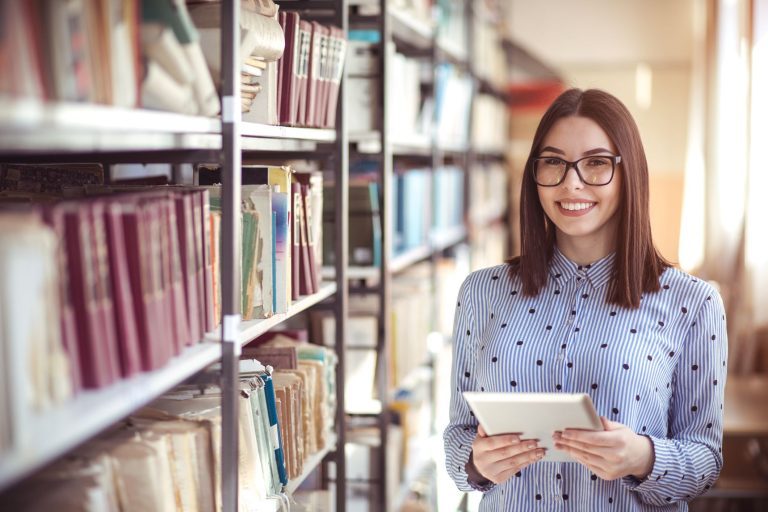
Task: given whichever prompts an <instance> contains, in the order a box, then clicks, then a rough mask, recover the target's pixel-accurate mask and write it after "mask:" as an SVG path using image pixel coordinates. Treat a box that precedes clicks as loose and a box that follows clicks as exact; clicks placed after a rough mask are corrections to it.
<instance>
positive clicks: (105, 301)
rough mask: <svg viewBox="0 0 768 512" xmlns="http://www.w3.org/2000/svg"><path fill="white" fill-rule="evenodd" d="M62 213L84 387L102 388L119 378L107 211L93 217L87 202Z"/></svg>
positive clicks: (66, 204) (70, 204)
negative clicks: (108, 263)
mask: <svg viewBox="0 0 768 512" xmlns="http://www.w3.org/2000/svg"><path fill="white" fill-rule="evenodd" d="M63 208H64V209H65V210H64V211H65V214H64V225H65V237H66V238H65V240H66V242H65V243H66V251H67V258H68V263H69V270H70V279H71V281H70V285H71V290H72V304H73V306H74V312H75V324H76V326H77V340H78V351H79V355H80V369H81V372H82V378H83V387H85V388H101V387H104V386H108V385H109V384H112V383H113V382H114V381H116V380H117V379H118V378H119V375H120V369H119V364H120V363H119V360H118V354H117V352H118V351H117V346H116V340H115V329H114V311H113V309H112V297H111V293H110V289H109V284H108V278H109V276H108V274H107V272H108V271H107V262H106V257H107V250H106V232H105V231H106V230H105V229H104V222H103V212H99V210H100V209H99V208H95V209H96V210H97V211H96V212H94V205H92V204H89V203H79V204H78V203H65V205H64V206H63ZM94 213H95V214H94ZM99 213H102V215H101V221H100V220H99Z"/></svg>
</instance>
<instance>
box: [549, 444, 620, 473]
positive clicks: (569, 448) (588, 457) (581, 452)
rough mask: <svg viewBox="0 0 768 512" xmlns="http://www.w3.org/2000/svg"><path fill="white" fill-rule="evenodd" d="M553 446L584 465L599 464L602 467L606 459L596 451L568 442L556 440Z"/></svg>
mask: <svg viewBox="0 0 768 512" xmlns="http://www.w3.org/2000/svg"><path fill="white" fill-rule="evenodd" d="M555 448H557V449H558V450H562V451H564V452H566V453H568V454H569V455H570V456H571V457H573V458H574V459H576V460H578V461H579V462H581V463H582V464H584V465H586V466H599V467H602V466H603V465H604V464H605V463H606V462H607V461H606V460H605V458H604V457H603V455H602V454H601V453H596V452H594V451H590V450H587V449H584V448H579V447H576V446H573V445H571V444H570V443H569V444H564V443H560V442H557V443H555Z"/></svg>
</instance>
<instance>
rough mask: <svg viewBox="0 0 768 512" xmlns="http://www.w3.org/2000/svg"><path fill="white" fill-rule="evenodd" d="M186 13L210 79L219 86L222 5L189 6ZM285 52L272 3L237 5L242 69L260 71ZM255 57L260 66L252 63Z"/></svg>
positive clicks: (281, 31)
mask: <svg viewBox="0 0 768 512" xmlns="http://www.w3.org/2000/svg"><path fill="white" fill-rule="evenodd" d="M188 8H189V12H190V15H191V17H192V19H193V20H194V21H195V25H196V26H197V29H198V31H199V33H200V40H201V46H202V48H203V53H204V55H205V60H206V63H207V65H208V68H209V69H210V72H211V75H213V77H214V80H215V81H216V83H217V84H218V81H219V77H220V76H221V4H220V3H203V4H193V5H189V6H188ZM284 48H285V38H284V35H283V30H282V28H281V26H280V23H279V22H278V8H277V6H276V5H275V4H274V3H273V2H271V1H262V2H249V1H241V2H240V60H241V63H240V64H241V65H243V66H246V65H247V66H248V68H249V72H250V68H251V67H256V68H260V69H265V68H266V63H267V62H275V61H277V60H278V59H279V58H280V57H281V56H282V55H283V51H284ZM253 56H256V57H259V58H260V59H261V62H262V63H263V64H259V63H257V62H254V61H253V60H252V57H253Z"/></svg>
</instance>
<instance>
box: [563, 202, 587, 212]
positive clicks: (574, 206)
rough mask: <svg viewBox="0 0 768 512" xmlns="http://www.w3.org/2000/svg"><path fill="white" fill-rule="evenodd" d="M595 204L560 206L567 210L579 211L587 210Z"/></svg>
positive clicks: (564, 204) (567, 204)
mask: <svg viewBox="0 0 768 512" xmlns="http://www.w3.org/2000/svg"><path fill="white" fill-rule="evenodd" d="M593 204H595V203H560V206H562V207H563V208H565V209H566V210H571V211H577V210H586V209H587V208H589V207H590V206H592V205H593Z"/></svg>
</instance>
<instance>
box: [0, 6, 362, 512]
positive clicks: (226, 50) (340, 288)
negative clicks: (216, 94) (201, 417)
mask: <svg viewBox="0 0 768 512" xmlns="http://www.w3.org/2000/svg"><path fill="white" fill-rule="evenodd" d="M300 3H301V2H285V4H286V7H285V8H287V9H291V8H293V6H294V5H296V6H298V7H300V8H304V7H310V8H312V9H314V8H316V7H318V8H321V9H325V10H326V11H332V15H331V16H330V18H328V16H326V18H325V19H330V22H331V23H333V24H335V25H336V26H338V27H340V28H342V29H343V30H344V32H345V33H346V31H347V6H346V1H345V0H334V1H328V2H311V4H312V5H311V6H303V7H302V6H299V4H300ZM221 5H222V16H221V19H222V26H223V27H230V29H229V30H222V33H223V34H225V36H224V37H223V40H222V44H221V47H222V64H223V65H222V76H221V79H222V80H221V82H222V94H221V95H222V105H223V110H222V117H221V118H206V117H197V116H186V115H180V114H175V113H169V112H159V111H150V110H142V109H124V108H115V107H110V106H102V105H91V104H79V103H48V104H41V103H39V102H35V101H28V100H16V99H7V98H3V99H0V162H3V163H6V162H8V163H10V162H13V163H34V162H46V163H51V162H56V163H67V162H84V161H89V162H97V163H103V164H105V176H106V178H107V179H109V165H110V164H116V163H154V162H156V163H172V164H179V163H196V162H208V163H211V162H214V163H219V164H221V166H222V172H223V174H222V176H223V180H222V181H223V185H222V193H223V197H222V208H223V214H222V258H221V276H222V281H221V283H222V300H223V302H222V324H221V326H219V327H218V328H217V329H216V330H215V331H214V332H209V333H207V334H206V335H205V336H204V339H203V340H201V341H200V343H198V344H195V345H193V346H191V347H188V348H187V349H186V350H184V351H183V352H182V353H181V354H180V355H178V356H176V357H175V358H173V359H172V360H171V361H170V362H169V363H168V364H167V365H166V366H164V367H163V368H161V369H159V370H156V371H152V372H146V373H141V374H138V375H136V376H134V377H132V378H129V379H125V380H121V381H118V382H117V383H115V384H113V385H110V386H108V387H106V388H103V389H99V390H93V391H85V392H82V393H80V394H78V395H77V396H76V397H75V398H73V399H72V400H71V401H69V402H67V403H65V404H63V405H61V406H59V407H57V408H55V409H52V410H50V411H48V412H46V413H45V414H44V415H41V416H40V417H39V418H37V419H36V421H35V423H34V425H33V426H32V429H31V432H28V433H26V434H25V439H34V443H27V444H26V445H25V446H23V447H21V449H19V450H16V451H14V452H12V453H10V454H9V455H4V456H3V457H2V458H0V491H3V490H6V489H7V488H9V487H10V486H12V485H13V484H15V483H17V482H19V481H20V480H22V479H24V478H25V477H27V476H29V475H30V474H32V473H33V472H34V471H36V470H38V469H40V468H42V467H44V466H45V465H47V464H49V463H51V462H53V461H54V460H55V459H56V458H58V457H60V456H61V455H63V454H65V453H67V452H68V451H70V450H72V449H74V448H75V447H77V446H78V445H79V444H81V443H83V442H85V441H87V440H89V439H90V438H92V437H94V436H95V435H97V434H98V433H100V432H101V431H103V430H104V429H106V428H108V427H109V426H110V425H112V424H114V423H116V422H118V421H120V420H121V419H123V418H125V417H126V416H127V415H129V414H130V413H132V412H133V411H135V410H136V409H138V408H140V407H142V406H144V405H146V404H147V403H149V402H151V401H152V400H153V399H155V398H156V397H158V396H159V395H161V394H162V393H164V392H166V391H168V390H169V389H171V388H173V387H174V386H176V385H178V384H180V383H182V382H184V381H185V380H187V379H188V378H189V377H191V376H193V375H195V374H197V373H199V372H201V371H203V370H205V369H206V368H209V367H214V368H218V371H219V378H220V385H221V389H222V429H221V430H222V457H221V460H222V467H221V475H222V479H221V481H222V489H221V495H222V503H223V510H225V511H232V510H237V509H238V506H237V504H238V481H237V478H238V470H237V467H238V456H237V454H238V420H237V418H238V399H237V396H238V386H237V382H238V373H239V364H238V355H239V353H240V349H241V348H242V346H244V345H245V344H247V343H248V342H250V341H251V340H252V339H254V338H256V337H258V336H259V335H261V334H264V333H265V332H267V331H268V330H269V329H271V328H273V327H274V326H276V325H278V324H280V323H281V322H283V321H285V320H287V319H288V318H291V317H294V316H295V315H297V314H299V313H301V312H303V311H305V310H306V309H308V308H310V307H312V306H314V305H316V304H319V303H320V302H323V301H329V300H331V301H332V302H333V310H334V314H335V321H336V326H337V329H336V339H335V344H334V348H335V350H336V353H337V355H338V365H337V368H336V379H337V396H336V402H337V404H338V407H337V415H336V418H335V424H336V426H337V428H336V432H335V433H334V436H333V439H332V442H331V443H329V446H328V447H327V448H326V449H325V450H324V451H322V452H320V453H318V454H315V455H314V456H313V457H312V458H311V459H310V460H308V461H307V462H306V465H305V470H304V473H303V474H302V476H301V477H300V478H299V479H295V480H292V481H290V482H289V484H288V486H287V487H286V489H285V490H286V492H289V493H291V492H293V491H295V490H296V488H297V487H298V486H299V485H300V484H301V482H302V481H303V480H304V479H305V478H306V477H307V476H308V475H309V474H310V473H312V472H313V471H314V470H315V469H317V468H318V467H320V466H321V465H322V464H323V463H328V462H331V461H332V462H334V463H335V479H336V485H338V486H339V487H340V488H342V489H343V488H344V485H345V458H344V450H343V446H344V442H345V436H344V432H345V429H344V428H343V426H344V393H343V390H344V343H343V340H344V336H345V330H346V319H347V308H348V305H347V302H348V296H347V283H346V279H347V268H346V266H347V257H346V255H347V232H348V229H347V226H348V213H347V212H348V194H347V183H348V142H347V135H346V115H345V112H344V108H345V107H344V105H345V102H344V101H343V98H344V87H345V86H344V83H345V81H344V79H342V82H341V89H340V101H339V108H338V111H337V114H336V115H337V118H336V128H335V129H331V130H329V129H312V128H294V127H284V126H268V125H261V124H255V123H245V122H242V120H241V117H240V114H239V105H240V98H239V94H240V85H239V84H240V69H239V68H240V67H239V65H236V63H237V62H239V55H238V53H239V43H240V41H239V30H237V29H236V28H235V27H239V26H240V24H239V16H240V14H239V5H240V2H239V1H238V0H223V1H222V2H221ZM305 12H307V14H309V16H310V17H311V12H310V11H305ZM326 14H327V13H326ZM234 105H237V108H233V106H234ZM246 155H247V156H248V157H264V158H273V159H274V158H278V159H287V158H288V157H289V156H290V157H291V158H297V157H299V158H304V159H308V160H319V161H322V162H323V163H324V164H325V165H333V169H334V182H335V183H336V187H335V205H336V211H335V219H334V220H335V222H334V225H335V229H336V232H335V248H334V250H335V252H336V254H337V257H336V260H335V269H334V270H335V272H334V274H335V276H334V279H333V280H332V281H325V282H324V283H323V284H322V286H321V288H320V290H319V292H318V293H316V294H313V295H310V296H306V297H301V298H300V299H299V300H297V301H294V302H293V304H292V305H291V307H290V308H289V310H288V311H287V313H284V314H276V315H274V316H272V317H271V318H268V319H265V320H254V321H248V322H241V321H240V316H239V312H240V303H239V301H240V282H241V280H240V275H239V274H238V272H239V268H240V264H239V260H240V252H239V250H240V249H239V242H238V240H237V239H236V233H239V232H240V226H239V224H240V219H239V215H237V214H236V213H239V210H240V187H239V184H240V180H241V169H240V165H241V162H242V159H243V158H244V156H246ZM336 495H337V500H336V510H337V511H338V512H343V511H344V510H345V508H346V501H345V494H344V493H343V492H339V493H336ZM276 503H277V502H276V501H270V502H269V503H265V504H264V507H265V508H266V509H270V508H272V507H275V509H276V507H277V505H276Z"/></svg>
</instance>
